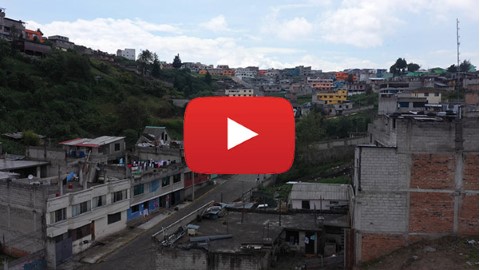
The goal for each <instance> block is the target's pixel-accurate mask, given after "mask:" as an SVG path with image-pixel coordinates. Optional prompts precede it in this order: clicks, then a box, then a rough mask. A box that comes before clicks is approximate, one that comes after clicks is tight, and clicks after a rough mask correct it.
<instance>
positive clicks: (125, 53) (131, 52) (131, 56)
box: [117, 49, 136, 61]
mask: <svg viewBox="0 0 480 270" xmlns="http://www.w3.org/2000/svg"><path fill="white" fill-rule="evenodd" d="M117 56H122V57H125V58H127V59H128V60H132V61H135V60H136V56H135V49H124V50H120V49H118V50H117Z"/></svg>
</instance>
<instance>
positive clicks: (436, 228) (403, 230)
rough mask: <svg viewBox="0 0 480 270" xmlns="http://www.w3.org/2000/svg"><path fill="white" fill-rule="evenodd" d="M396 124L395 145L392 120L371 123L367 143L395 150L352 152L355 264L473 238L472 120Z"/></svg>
mask: <svg viewBox="0 0 480 270" xmlns="http://www.w3.org/2000/svg"><path fill="white" fill-rule="evenodd" d="M390 120H391V119H390ZM396 120H397V123H396V128H395V129H396V134H395V140H392V137H391V136H390V137H388V136H389V135H390V134H389V133H388V131H386V130H388V129H389V128H393V126H391V122H388V121H387V125H385V124H384V122H383V120H382V119H377V121H376V122H375V124H376V125H377V126H376V128H374V129H372V130H373V131H374V132H373V134H372V135H373V136H372V137H373V140H374V141H377V142H378V141H381V140H383V139H385V138H386V140H383V142H386V144H389V143H391V142H394V144H395V146H396V147H376V146H372V145H369V146H358V147H357V149H356V152H355V172H354V188H355V198H354V200H353V201H354V219H353V228H354V229H355V231H356V236H355V248H356V250H355V252H356V262H357V263H361V262H366V261H369V260H372V259H375V258H378V257H379V256H382V255H385V254H388V253H390V252H392V251H393V250H395V249H397V248H399V247H402V246H405V245H408V244H410V243H413V242H415V241H418V240H420V239H422V238H431V237H437V236H441V235H478V226H479V223H478V193H479V192H478V182H479V179H478V118H477V119H462V121H461V122H455V121H453V122H419V121H415V120H413V119H396ZM475 120H476V121H475Z"/></svg>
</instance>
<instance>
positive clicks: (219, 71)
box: [207, 68, 224, 76]
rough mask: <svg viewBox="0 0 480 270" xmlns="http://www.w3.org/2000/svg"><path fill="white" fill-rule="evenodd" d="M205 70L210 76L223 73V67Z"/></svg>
mask: <svg viewBox="0 0 480 270" xmlns="http://www.w3.org/2000/svg"><path fill="white" fill-rule="evenodd" d="M207 71H208V73H210V75H212V76H222V75H223V73H224V69H221V68H207Z"/></svg>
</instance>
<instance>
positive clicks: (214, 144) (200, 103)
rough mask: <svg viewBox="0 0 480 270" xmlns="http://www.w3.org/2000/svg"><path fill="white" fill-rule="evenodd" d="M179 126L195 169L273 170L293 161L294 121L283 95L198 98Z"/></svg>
mask: <svg viewBox="0 0 480 270" xmlns="http://www.w3.org/2000/svg"><path fill="white" fill-rule="evenodd" d="M229 119H230V120H229ZM183 130H184V148H185V160H186V163H187V166H188V167H189V168H190V169H191V170H192V171H195V172H199V173H208V174H270V173H276V174H277V173H282V172H285V171H287V170H289V169H290V167H291V166H292V163H293V159H294V153H295V120H294V115H293V108H292V106H291V104H290V103H289V102H288V101H287V100H285V99H283V98H275V97H205V98H196V99H193V100H191V101H190V102H189V103H188V105H187V108H186V110H185V119H184V129H183ZM232 146H233V147H232Z"/></svg>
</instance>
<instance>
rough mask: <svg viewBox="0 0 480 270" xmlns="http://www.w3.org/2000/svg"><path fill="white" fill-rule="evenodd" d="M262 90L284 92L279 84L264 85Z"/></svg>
mask: <svg viewBox="0 0 480 270" xmlns="http://www.w3.org/2000/svg"><path fill="white" fill-rule="evenodd" d="M261 89H262V90H263V91H264V92H280V91H282V87H281V86H280V85H279V84H268V85H262V87H261Z"/></svg>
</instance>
